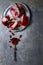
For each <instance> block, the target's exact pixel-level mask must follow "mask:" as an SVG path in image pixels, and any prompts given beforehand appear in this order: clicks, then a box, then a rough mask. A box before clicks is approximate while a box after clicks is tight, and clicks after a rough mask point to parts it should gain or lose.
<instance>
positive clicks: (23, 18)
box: [21, 15, 28, 26]
mask: <svg viewBox="0 0 43 65" xmlns="http://www.w3.org/2000/svg"><path fill="white" fill-rule="evenodd" d="M27 24H28V17H27V16H26V15H23V16H22V17H21V25H23V26H26V25H27Z"/></svg>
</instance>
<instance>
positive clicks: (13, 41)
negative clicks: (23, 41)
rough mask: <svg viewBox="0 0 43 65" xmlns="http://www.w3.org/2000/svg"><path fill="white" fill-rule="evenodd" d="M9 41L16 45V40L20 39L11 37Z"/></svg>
mask: <svg viewBox="0 0 43 65" xmlns="http://www.w3.org/2000/svg"><path fill="white" fill-rule="evenodd" d="M10 41H11V42H12V44H13V45H17V44H18V42H19V41H20V39H18V38H14V37H13V38H11V39H10Z"/></svg>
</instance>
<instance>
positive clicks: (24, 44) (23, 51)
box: [0, 0, 43, 65]
mask: <svg viewBox="0 0 43 65" xmlns="http://www.w3.org/2000/svg"><path fill="white" fill-rule="evenodd" d="M16 1H17V0H16ZM19 1H20V0H19ZM11 2H14V1H13V0H12V1H10V0H0V19H1V17H2V15H3V11H4V9H5V8H6V7H7V6H8V5H10V3H11ZM22 2H24V3H26V4H28V5H29V7H30V9H31V12H32V24H31V25H30V26H29V27H28V28H27V29H26V30H24V31H22V32H18V33H17V35H16V36H18V35H19V34H22V35H23V37H22V40H21V42H20V43H19V44H18V45H17V48H18V50H17V62H15V61H14V60H13V59H14V57H13V52H14V51H13V48H11V49H10V47H9V46H10V45H11V44H10V43H9V42H8V40H9V34H10V33H9V32H8V29H7V28H6V27H4V26H3V25H2V23H1V22H0V65H43V0H32V1H31V0H22Z"/></svg>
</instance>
